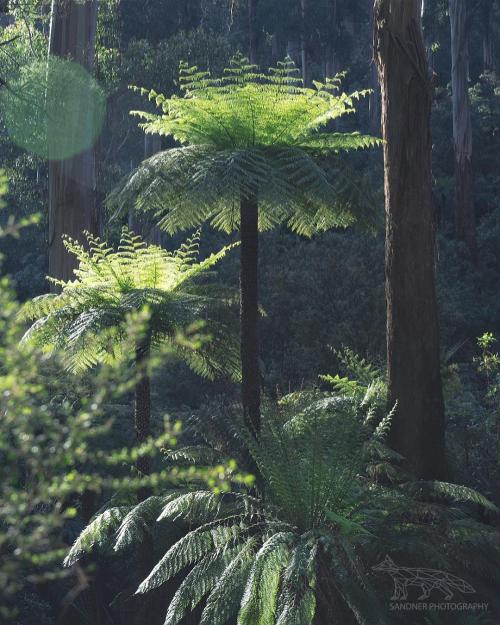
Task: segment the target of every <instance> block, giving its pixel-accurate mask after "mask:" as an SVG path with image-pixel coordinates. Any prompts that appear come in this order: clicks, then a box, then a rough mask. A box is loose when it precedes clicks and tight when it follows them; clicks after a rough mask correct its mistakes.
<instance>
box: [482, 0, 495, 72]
mask: <svg viewBox="0 0 500 625" xmlns="http://www.w3.org/2000/svg"><path fill="white" fill-rule="evenodd" d="M492 18H493V0H483V6H482V27H483V72H491V71H492V70H493V69H494V66H493V39H492V37H491V20H492Z"/></svg>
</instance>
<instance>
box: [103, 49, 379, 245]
mask: <svg viewBox="0 0 500 625" xmlns="http://www.w3.org/2000/svg"><path fill="white" fill-rule="evenodd" d="M340 83H341V76H337V77H335V78H332V79H327V81H326V82H325V83H319V82H316V83H315V84H314V88H306V87H303V86H302V81H301V79H300V78H298V77H297V69H296V68H295V66H294V64H293V62H292V61H291V60H290V59H286V60H285V61H284V62H281V63H279V64H278V66H277V67H275V68H271V69H270V70H269V71H268V72H266V73H262V72H259V71H258V70H257V68H256V66H254V65H250V64H249V63H248V61H247V60H246V59H245V58H243V57H241V56H237V57H235V58H234V59H233V60H232V63H231V65H230V67H229V68H227V69H226V70H225V71H224V73H223V75H222V76H221V77H218V78H217V77H212V76H211V75H210V73H209V72H205V71H199V70H198V69H197V68H196V67H191V68H190V67H187V66H186V65H181V70H180V84H181V88H182V90H183V96H182V97H178V96H172V97H171V98H166V97H165V96H163V95H161V94H158V93H156V92H155V91H146V90H140V91H141V92H142V93H143V94H145V95H147V96H148V97H149V99H150V100H154V101H155V102H156V104H157V105H158V106H159V107H160V108H161V109H162V113H161V114H158V115H155V114H151V113H145V112H140V111H134V114H135V115H137V116H138V117H140V118H141V119H142V120H143V122H142V124H141V126H142V128H143V129H144V130H145V132H146V133H155V134H159V135H163V136H171V137H173V138H174V139H175V140H176V141H178V142H179V143H180V144H181V145H182V146H183V147H181V148H174V149H171V150H167V151H165V152H161V153H159V154H156V155H155V156H153V157H152V158H150V159H148V160H146V161H144V163H142V164H141V165H140V166H139V168H138V169H137V170H136V171H135V172H134V173H133V174H132V175H131V176H130V178H129V179H128V180H127V182H126V183H125V184H124V185H123V186H122V187H121V188H120V189H119V190H117V191H116V192H115V193H114V194H112V196H111V198H110V203H111V205H112V206H117V207H120V206H126V205H130V202H135V203H136V205H137V206H138V207H139V208H141V209H153V210H155V211H156V213H157V215H158V216H159V217H160V219H161V221H160V225H161V226H162V227H163V228H165V229H166V230H167V231H168V232H173V231H175V230H177V229H185V228H189V227H191V226H193V225H196V224H198V223H201V222H202V221H205V220H209V221H210V222H211V223H212V225H213V226H215V227H216V228H219V229H221V230H224V231H227V232H229V231H231V230H233V229H236V228H238V226H239V215H238V206H239V202H240V198H241V197H242V196H243V197H253V196H255V197H257V198H258V201H259V227H260V229H261V230H266V229H269V228H272V227H274V226H275V225H277V224H279V223H282V222H287V223H288V224H289V226H290V227H291V228H292V229H293V230H295V231H297V232H298V233H300V234H305V235H311V234H312V233H314V232H315V231H318V230H326V229H328V228H331V227H335V226H346V225H349V224H350V223H352V221H353V219H354V216H355V213H356V212H357V211H359V209H360V206H359V205H360V204H361V205H362V204H363V202H362V200H363V198H362V197H361V196H358V197H357V198H356V200H357V201H356V202H354V201H353V196H352V186H351V185H349V176H347V175H346V173H345V171H344V167H343V165H342V164H341V162H340V161H339V159H338V158H337V159H335V158H333V160H332V157H335V156H337V155H338V154H339V152H341V151H342V150H355V149H363V148H369V147H373V146H376V145H378V144H379V143H380V141H379V140H378V139H376V138H374V137H370V136H367V135H361V134H359V133H357V132H353V133H339V132H330V131H328V130H327V129H326V127H327V126H328V124H329V122H331V121H332V120H335V119H337V118H339V117H341V116H343V115H348V114H350V113H353V112H354V111H355V108H354V105H355V103H356V101H358V100H359V99H361V98H363V97H365V96H366V95H367V93H368V91H356V92H354V93H351V94H349V95H348V94H346V93H343V92H340ZM318 157H319V158H318ZM322 157H328V160H329V163H328V166H327V167H326V166H321V165H320V162H321V158H322ZM364 203H365V204H366V203H367V199H366V198H364Z"/></svg>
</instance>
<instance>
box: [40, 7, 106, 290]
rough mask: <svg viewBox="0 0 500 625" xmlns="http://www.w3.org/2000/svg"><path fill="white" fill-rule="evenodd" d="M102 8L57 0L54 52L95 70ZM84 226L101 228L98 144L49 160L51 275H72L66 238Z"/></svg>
mask: <svg viewBox="0 0 500 625" xmlns="http://www.w3.org/2000/svg"><path fill="white" fill-rule="evenodd" d="M97 9H98V2H97V0H85V1H83V2H77V1H76V0H52V9H51V19H50V38H49V39H50V41H49V54H50V55H53V56H57V57H60V58H63V59H68V60H71V61H73V62H75V63H79V64H80V65H82V66H83V67H84V68H85V69H86V70H87V71H89V72H90V73H93V69H94V62H95V37H96V25H97ZM49 88H50V85H49ZM84 230H88V231H89V232H92V233H95V234H98V231H99V223H98V217H97V207H96V174H95V154H94V149H93V148H90V149H88V150H85V151H84V152H81V153H79V154H76V156H73V157H72V158H68V159H65V160H62V161H61V160H50V162H49V241H48V243H49V275H51V276H53V277H55V278H59V279H62V280H68V279H70V278H71V276H72V273H73V269H74V268H75V262H76V261H75V258H74V257H73V256H72V255H70V254H68V253H67V252H66V249H65V248H64V245H63V241H62V238H61V237H62V235H63V234H67V235H69V236H71V237H72V238H75V239H81V238H82V236H81V235H82V232H83V231H84Z"/></svg>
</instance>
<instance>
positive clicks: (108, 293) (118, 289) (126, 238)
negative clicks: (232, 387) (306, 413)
mask: <svg viewBox="0 0 500 625" xmlns="http://www.w3.org/2000/svg"><path fill="white" fill-rule="evenodd" d="M87 241H88V249H86V248H85V247H84V246H83V245H81V244H80V243H78V242H76V241H73V240H72V239H70V238H66V239H65V245H66V248H67V249H68V251H69V252H70V253H72V254H73V255H75V256H76V260H77V263H78V265H77V268H76V269H75V272H74V273H75V279H74V280H71V281H68V282H62V281H59V282H58V286H59V288H60V289H61V293H59V294H51V295H45V296H41V297H38V298H35V299H34V300H32V301H30V302H27V303H26V304H25V305H24V306H23V308H22V311H21V319H22V320H24V321H28V320H29V321H34V323H33V324H32V325H31V327H30V328H29V329H28V331H27V332H26V333H25V335H24V337H23V341H24V342H30V343H33V344H36V345H39V346H41V347H42V348H43V349H45V350H46V351H49V352H50V351H54V350H58V351H59V352H61V353H62V354H63V357H64V360H65V362H66V364H67V367H68V369H69V370H70V371H72V372H74V373H79V372H82V371H84V370H86V369H89V368H91V367H94V366H95V365H97V364H99V363H108V362H113V361H116V360H118V359H121V358H123V357H124V356H126V355H127V354H124V353H123V352H122V350H121V346H122V344H124V342H125V341H126V339H127V338H128V335H129V325H130V320H131V318H132V317H134V316H136V315H138V314H140V315H142V318H143V319H142V325H144V326H147V327H144V331H145V332H146V333H147V335H148V340H149V342H150V345H151V347H157V346H161V345H163V344H168V346H169V347H170V348H171V352H172V353H173V354H175V355H177V356H178V357H179V358H181V359H183V360H184V361H185V362H186V363H187V364H188V365H189V366H191V367H192V368H193V370H194V371H195V372H197V373H198V374H199V375H202V376H205V377H209V378H215V377H217V376H230V377H232V378H234V379H237V378H238V377H239V374H240V372H239V369H240V364H239V358H238V357H237V347H236V342H235V341H234V340H233V338H232V335H231V334H230V332H228V327H227V325H226V324H224V323H222V322H221V321H220V320H219V319H220V311H221V310H222V309H223V308H228V307H230V306H231V305H232V304H233V303H234V301H235V297H234V295H233V296H232V299H231V296H230V294H229V293H228V290H227V289H226V296H225V297H221V296H220V292H219V291H218V290H217V289H216V288H215V287H214V285H212V284H210V283H208V282H207V281H206V278H207V277H208V276H210V272H211V269H212V268H213V267H214V266H215V265H216V264H217V263H218V262H219V261H220V260H222V258H224V257H225V256H226V255H227V254H228V253H229V252H230V251H231V250H232V249H233V248H234V247H235V245H236V244H233V245H229V246H227V247H224V248H223V249H222V250H220V251H219V252H217V253H214V254H211V255H210V256H209V257H208V258H206V259H204V260H201V261H198V260H197V257H198V247H199V233H197V234H195V235H194V236H193V237H191V238H190V239H188V240H187V241H186V243H185V244H184V245H182V246H181V247H180V249H179V250H176V251H174V252H169V251H167V250H164V249H163V248H161V247H158V246H155V245H147V244H146V243H145V242H144V241H143V239H142V238H141V237H140V236H138V235H135V234H134V233H133V232H131V231H130V230H129V229H128V228H126V227H124V228H123V229H122V233H121V238H120V244H119V246H118V250H113V249H112V248H110V247H109V246H108V244H107V243H106V242H105V241H101V240H100V239H99V238H98V237H95V236H92V235H89V234H88V235H87ZM200 320H202V321H203V323H204V333H203V335H204V336H203V338H204V339H207V340H204V341H199V345H194V344H193V343H190V342H189V341H180V340H179V337H180V336H182V335H183V334H184V332H185V331H187V330H188V329H189V328H190V327H193V326H195V325H196V324H199V323H200ZM143 333H144V332H143ZM208 339H213V340H212V341H210V340H208Z"/></svg>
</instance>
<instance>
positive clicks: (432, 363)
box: [374, 0, 445, 479]
mask: <svg viewBox="0 0 500 625" xmlns="http://www.w3.org/2000/svg"><path fill="white" fill-rule="evenodd" d="M374 37H375V52H376V59H377V65H378V68H379V77H380V85H381V92H382V132H383V137H384V139H385V142H386V143H385V146H384V171H385V180H384V186H385V198H386V200H385V206H386V298H387V366H388V391H389V402H390V405H391V406H392V405H394V403H395V402H396V401H397V402H398V407H397V411H396V415H395V417H394V421H393V424H392V428H391V433H390V443H391V445H392V446H393V447H394V449H396V450H397V451H398V452H399V453H401V454H402V455H403V456H404V457H405V458H406V461H407V464H408V467H409V468H410V469H411V470H412V471H413V472H414V474H415V475H416V476H417V477H418V478H422V479H432V478H440V477H442V476H443V474H444V469H445V461H444V428H445V424H444V409H443V397H442V388H441V374H440V359H439V330H438V313H437V304H436V293H435V278H434V225H433V222H434V220H433V209H432V193H431V191H432V189H431V187H432V178H431V135H430V114H431V85H430V79H429V75H428V68H427V59H426V54H425V47H424V44H423V40H422V32H421V26H420V4H419V2H418V0H376V2H375V33H374Z"/></svg>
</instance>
